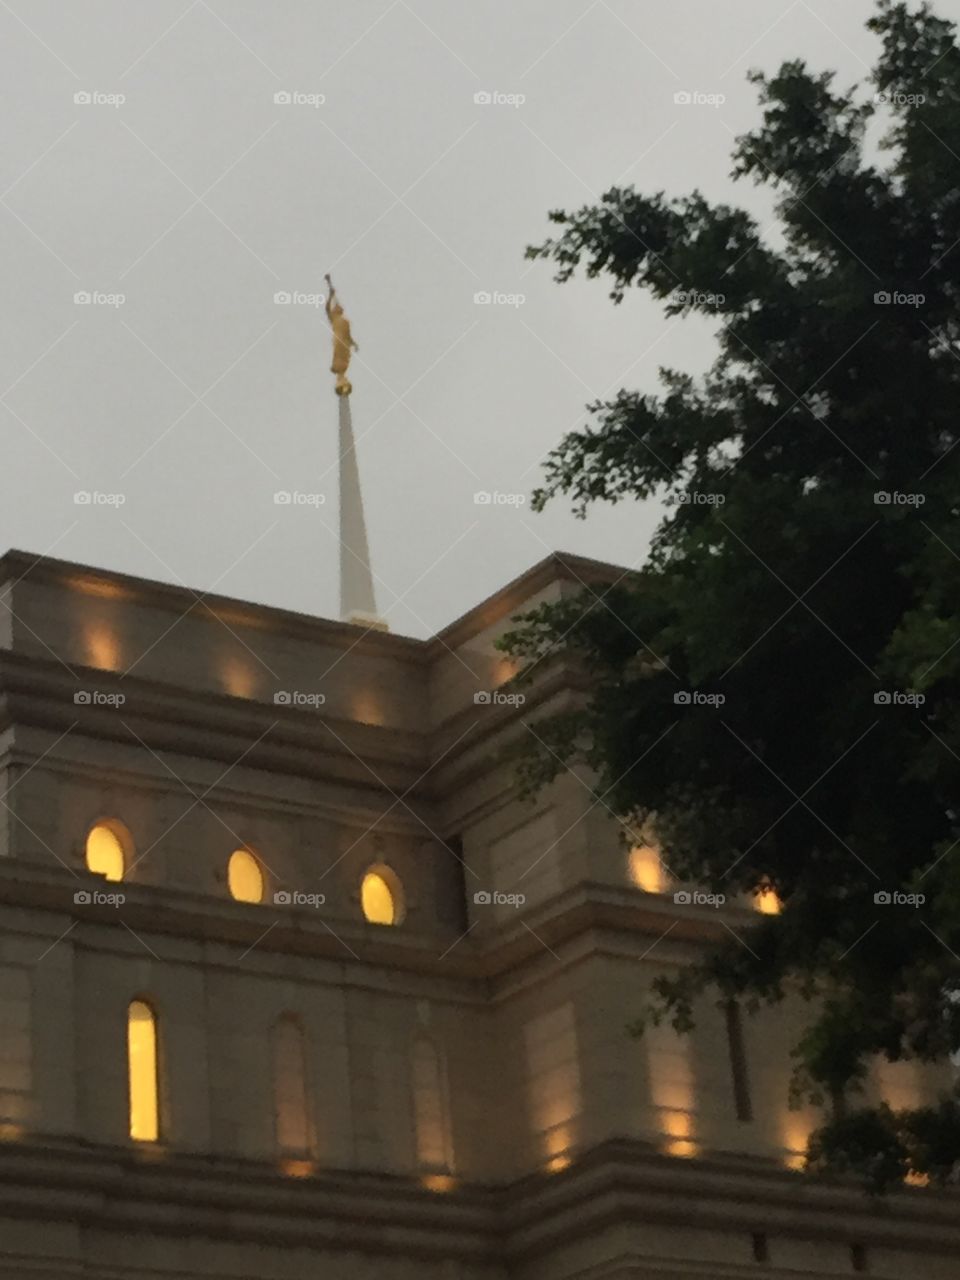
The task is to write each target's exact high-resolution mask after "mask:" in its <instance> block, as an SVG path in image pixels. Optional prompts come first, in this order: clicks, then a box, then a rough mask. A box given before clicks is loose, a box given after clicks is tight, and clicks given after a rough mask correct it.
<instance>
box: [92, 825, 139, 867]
mask: <svg viewBox="0 0 960 1280" xmlns="http://www.w3.org/2000/svg"><path fill="white" fill-rule="evenodd" d="M125 836H126V829H125V828H124V827H122V826H121V825H120V823H119V822H115V821H110V822H98V823H97V825H96V826H95V827H91V828H90V834H89V835H88V836H87V847H86V860H87V870H88V871H92V872H94V873H95V874H96V875H98V876H106V878H107V879H108V880H122V879H123V872H124V867H125V865H126V850H125V848H124V845H125V844H126V845H129V843H130V842H129V837H127V838H126V839H125V838H124V837H125Z"/></svg>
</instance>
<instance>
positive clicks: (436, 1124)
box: [413, 1039, 452, 1173]
mask: <svg viewBox="0 0 960 1280" xmlns="http://www.w3.org/2000/svg"><path fill="white" fill-rule="evenodd" d="M413 1111H414V1118H415V1124H416V1135H417V1163H418V1164H419V1165H420V1167H421V1168H422V1169H430V1170H432V1171H434V1172H438V1171H439V1172H444V1173H448V1172H449V1171H450V1166H451V1163H452V1156H451V1150H450V1126H449V1120H448V1116H447V1098H446V1088H445V1082H444V1073H443V1068H442V1066H441V1062H440V1057H439V1055H438V1053H437V1050H436V1047H435V1046H434V1045H433V1044H431V1042H430V1041H429V1040H424V1039H418V1040H417V1041H416V1042H415V1044H414V1046H413Z"/></svg>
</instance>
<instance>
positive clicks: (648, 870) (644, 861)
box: [627, 845, 667, 893]
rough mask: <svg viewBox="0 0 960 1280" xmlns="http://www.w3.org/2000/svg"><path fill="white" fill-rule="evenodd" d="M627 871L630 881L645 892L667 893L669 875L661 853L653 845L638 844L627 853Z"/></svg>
mask: <svg viewBox="0 0 960 1280" xmlns="http://www.w3.org/2000/svg"><path fill="white" fill-rule="evenodd" d="M627 871H628V873H629V876H630V881H631V883H632V884H633V885H634V887H635V888H637V889H642V890H643V891H644V893H665V892H666V889H667V875H666V872H665V871H664V869H663V863H662V862H661V860H660V853H659V851H658V850H657V849H655V848H653V846H652V845H636V846H635V847H634V848H633V849H631V850H630V852H629V854H628V855H627Z"/></svg>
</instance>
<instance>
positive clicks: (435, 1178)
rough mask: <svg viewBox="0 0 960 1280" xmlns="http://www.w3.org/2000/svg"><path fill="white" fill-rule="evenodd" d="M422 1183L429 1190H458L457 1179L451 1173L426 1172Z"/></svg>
mask: <svg viewBox="0 0 960 1280" xmlns="http://www.w3.org/2000/svg"><path fill="white" fill-rule="evenodd" d="M420 1185H421V1186H422V1187H424V1188H425V1189H426V1190H427V1191H436V1192H447V1191H456V1189H457V1180H456V1178H454V1177H452V1176H451V1175H450V1174H449V1173H425V1174H424V1175H423V1177H422V1178H421V1179H420Z"/></svg>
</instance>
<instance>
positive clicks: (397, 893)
mask: <svg viewBox="0 0 960 1280" xmlns="http://www.w3.org/2000/svg"><path fill="white" fill-rule="evenodd" d="M360 904H361V906H362V907H363V914H364V917H365V918H366V919H367V920H368V921H369V922H370V924H399V923H400V922H401V921H402V919H403V915H404V903H403V886H402V885H401V883H400V880H399V877H398V876H396V875H395V874H394V873H393V872H392V871H391V870H390V868H389V867H385V866H383V865H378V866H375V867H371V868H370V870H369V871H368V872H367V873H366V875H365V876H364V877H363V883H362V885H361V886H360Z"/></svg>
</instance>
